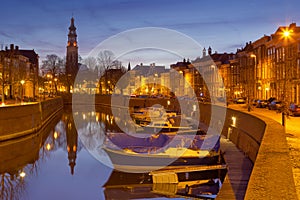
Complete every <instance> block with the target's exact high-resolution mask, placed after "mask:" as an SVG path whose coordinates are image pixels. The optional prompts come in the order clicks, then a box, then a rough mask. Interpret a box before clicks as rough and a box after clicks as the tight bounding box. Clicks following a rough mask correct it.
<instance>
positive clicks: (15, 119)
mask: <svg viewBox="0 0 300 200" xmlns="http://www.w3.org/2000/svg"><path fill="white" fill-rule="evenodd" d="M62 108H63V101H62V99H61V98H59V97H57V98H53V99H48V100H45V101H42V102H37V103H30V104H23V105H11V106H5V107H0V141H4V140H9V139H13V138H18V137H22V136H25V135H28V134H31V133H34V132H37V131H38V130H40V129H41V128H42V127H43V126H44V124H45V123H47V122H48V121H49V120H51V119H52V118H53V117H54V116H55V115H56V113H57V112H59V111H60V110H62Z"/></svg>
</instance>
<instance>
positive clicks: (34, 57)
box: [18, 50, 39, 64]
mask: <svg viewBox="0 0 300 200" xmlns="http://www.w3.org/2000/svg"><path fill="white" fill-rule="evenodd" d="M18 54H19V55H22V56H25V57H27V58H29V61H30V62H31V63H34V64H36V63H38V61H39V56H38V54H37V53H35V51H34V50H18Z"/></svg>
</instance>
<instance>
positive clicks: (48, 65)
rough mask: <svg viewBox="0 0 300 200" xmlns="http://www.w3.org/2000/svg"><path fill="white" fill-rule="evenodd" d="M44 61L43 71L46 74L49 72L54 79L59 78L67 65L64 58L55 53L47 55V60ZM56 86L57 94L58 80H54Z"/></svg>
mask: <svg viewBox="0 0 300 200" xmlns="http://www.w3.org/2000/svg"><path fill="white" fill-rule="evenodd" d="M42 63H43V64H42V68H41V70H42V72H43V73H44V74H49V75H50V78H51V79H52V81H53V80H57V77H58V76H59V74H61V72H62V70H63V67H64V66H65V64H64V59H62V58H60V57H59V56H57V55H55V54H51V55H47V56H46V60H43V61H42ZM54 87H55V92H56V94H57V81H54Z"/></svg>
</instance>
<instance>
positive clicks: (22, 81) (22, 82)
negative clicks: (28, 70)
mask: <svg viewBox="0 0 300 200" xmlns="http://www.w3.org/2000/svg"><path fill="white" fill-rule="evenodd" d="M20 83H21V85H22V88H21V90H22V92H21V104H22V103H23V85H24V83H25V81H24V80H21V81H20Z"/></svg>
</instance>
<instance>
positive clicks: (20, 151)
mask: <svg viewBox="0 0 300 200" xmlns="http://www.w3.org/2000/svg"><path fill="white" fill-rule="evenodd" d="M60 118H61V113H60V114H58V115H57V116H56V118H55V119H54V120H53V121H52V122H50V123H49V124H48V126H47V127H45V128H44V129H43V130H41V131H40V132H38V133H36V134H32V135H29V136H26V137H23V138H19V139H14V140H10V141H5V142H1V143H0V158H1V159H0V177H1V178H0V179H1V181H0V186H1V188H0V199H20V198H21V197H22V194H23V193H24V190H25V188H26V182H25V181H24V179H26V177H27V176H38V171H39V164H40V162H41V160H43V159H44V158H46V157H47V156H48V155H49V152H47V151H45V148H49V144H48V143H47V142H45V141H46V140H48V138H49V137H48V135H49V134H50V135H51V133H53V132H55V131H54V130H53V127H54V126H55V125H56V124H57V122H58V121H59V120H60ZM43 147H45V148H43Z"/></svg>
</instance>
